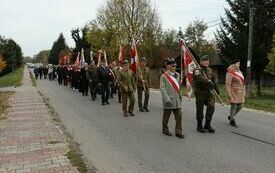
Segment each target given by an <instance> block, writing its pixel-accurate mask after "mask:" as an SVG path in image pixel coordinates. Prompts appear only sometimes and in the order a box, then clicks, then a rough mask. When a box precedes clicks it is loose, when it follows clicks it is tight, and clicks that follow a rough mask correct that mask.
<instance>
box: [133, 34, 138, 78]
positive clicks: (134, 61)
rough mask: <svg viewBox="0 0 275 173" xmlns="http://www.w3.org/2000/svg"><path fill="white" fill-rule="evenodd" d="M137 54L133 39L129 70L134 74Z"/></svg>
mask: <svg viewBox="0 0 275 173" xmlns="http://www.w3.org/2000/svg"><path fill="white" fill-rule="evenodd" d="M138 62H139V60H138V52H137V47H136V43H135V40H134V39H133V43H132V49H131V70H132V71H133V72H134V73H136V71H137V65H138Z"/></svg>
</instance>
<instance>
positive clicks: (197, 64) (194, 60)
mask: <svg viewBox="0 0 275 173" xmlns="http://www.w3.org/2000/svg"><path fill="white" fill-rule="evenodd" d="M182 43H183V45H184V46H185V48H186V51H188V53H189V54H190V55H191V58H192V61H193V62H194V63H195V64H196V66H197V67H198V68H199V69H201V66H200V65H199V63H198V62H197V60H196V59H195V58H194V56H193V54H192V53H191V52H190V50H189V47H187V46H186V43H185V42H184V40H182ZM202 75H203V76H204V77H205V78H207V79H209V78H208V77H207V75H206V74H205V73H204V72H202ZM209 80H210V79H209ZM212 91H213V93H214V95H215V96H216V98H217V99H218V101H219V102H220V103H221V105H222V106H224V103H223V101H222V99H221V98H220V97H219V95H218V93H217V91H216V90H215V89H212Z"/></svg>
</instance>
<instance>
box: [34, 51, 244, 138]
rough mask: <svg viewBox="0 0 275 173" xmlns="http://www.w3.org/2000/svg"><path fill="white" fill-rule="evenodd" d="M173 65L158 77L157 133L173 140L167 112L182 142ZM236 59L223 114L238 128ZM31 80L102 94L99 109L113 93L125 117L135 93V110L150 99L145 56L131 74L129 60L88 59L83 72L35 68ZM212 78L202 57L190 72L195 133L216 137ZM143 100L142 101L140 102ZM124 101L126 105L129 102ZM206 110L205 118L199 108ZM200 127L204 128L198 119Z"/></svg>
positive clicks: (240, 82) (240, 95)
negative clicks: (227, 109)
mask: <svg viewBox="0 0 275 173" xmlns="http://www.w3.org/2000/svg"><path fill="white" fill-rule="evenodd" d="M176 67H177V64H176V61H175V60H174V59H173V58H171V59H168V60H167V61H166V62H165V68H163V70H162V71H163V72H162V75H161V76H160V91H161V95H162V102H163V119H162V133H163V134H164V135H167V136H172V134H171V133H170V131H169V127H168V121H169V118H170V115H171V113H173V114H174V116H175V120H176V127H175V134H176V136H177V137H178V138H184V134H183V130H182V109H181V108H182V96H181V92H180V85H181V81H182V80H181V78H182V76H181V75H180V74H179V73H178V72H176ZM239 67H240V61H239V60H235V61H234V62H232V65H231V66H229V68H228V72H227V74H226V90H227V95H228V100H229V103H230V104H231V109H230V113H229V116H228V120H229V124H230V125H231V126H233V127H237V124H236V120H235V119H236V114H237V113H238V112H239V111H240V110H241V109H242V105H243V103H244V98H245V85H244V77H243V75H242V72H241V71H240V69H239ZM34 73H35V77H36V79H37V78H38V77H39V78H40V79H42V78H43V76H42V75H44V78H45V79H46V78H47V76H49V79H50V80H53V79H55V78H57V80H58V83H59V85H64V86H68V87H71V88H72V91H74V92H76V91H78V92H80V93H82V95H83V96H88V95H89V94H88V91H90V96H91V99H92V100H93V101H95V100H96V99H97V96H98V95H100V96H101V99H100V100H101V103H102V105H109V104H110V102H109V98H113V97H114V94H116V93H117V96H118V102H119V103H122V115H123V116H124V117H128V116H135V114H134V105H135V96H134V94H135V92H136V91H137V95H138V97H137V98H138V107H139V111H140V112H149V109H148V103H149V98H150V90H149V88H150V83H151V78H150V70H149V68H148V67H147V63H146V58H140V62H139V66H137V69H136V71H134V70H131V68H130V63H129V62H128V60H124V61H123V62H122V63H121V64H120V65H119V66H118V65H117V63H116V62H115V61H114V62H112V63H110V64H107V63H106V61H104V60H101V61H99V62H98V64H96V63H95V61H91V63H90V64H89V65H88V64H87V63H85V64H84V66H83V67H82V68H79V67H78V66H76V65H58V66H56V67H54V66H52V65H48V66H46V65H44V66H40V67H35V69H34ZM215 81H216V79H215V75H214V73H213V71H212V69H211V68H210V67H209V57H208V56H207V55H204V56H201V57H200V61H199V66H198V67H196V68H195V69H194V71H193V88H194V96H195V98H196V119H197V131H198V132H200V133H205V132H209V133H215V129H214V128H213V127H212V125H211V122H212V117H213V114H214V111H215V94H214V92H213V91H215V93H217V94H219V89H218V87H217V85H216V84H215ZM143 97H144V98H143ZM128 102H129V103H128ZM205 106H206V112H205V115H204V107H205ZM204 119H205V123H204V126H203V120H204Z"/></svg>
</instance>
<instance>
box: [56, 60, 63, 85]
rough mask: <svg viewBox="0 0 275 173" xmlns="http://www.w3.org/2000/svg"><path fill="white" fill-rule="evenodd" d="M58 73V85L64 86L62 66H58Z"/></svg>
mask: <svg viewBox="0 0 275 173" xmlns="http://www.w3.org/2000/svg"><path fill="white" fill-rule="evenodd" d="M56 73H57V80H58V84H59V85H62V81H63V77H62V66H61V65H58V66H57V68H56Z"/></svg>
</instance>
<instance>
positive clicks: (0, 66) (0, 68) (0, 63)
mask: <svg viewBox="0 0 275 173" xmlns="http://www.w3.org/2000/svg"><path fill="white" fill-rule="evenodd" d="M6 66H7V64H6V61H4V58H3V57H2V55H0V73H2V71H3V70H4V69H5V67H6Z"/></svg>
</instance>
